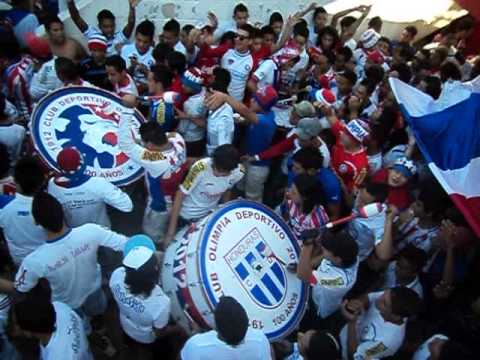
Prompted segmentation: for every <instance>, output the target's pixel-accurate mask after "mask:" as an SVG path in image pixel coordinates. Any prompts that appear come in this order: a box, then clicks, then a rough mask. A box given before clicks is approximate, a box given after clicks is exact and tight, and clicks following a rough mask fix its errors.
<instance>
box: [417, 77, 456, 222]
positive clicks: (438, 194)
mask: <svg viewBox="0 0 480 360" xmlns="http://www.w3.org/2000/svg"><path fill="white" fill-rule="evenodd" d="M437 79H438V78H437ZM417 200H418V201H420V202H421V203H422V205H423V208H424V210H425V212H426V213H427V214H431V215H432V217H433V219H434V220H440V217H441V216H442V214H443V213H444V211H445V209H446V208H447V206H448V203H449V201H450V199H449V197H448V195H447V193H446V192H445V190H443V188H442V187H441V186H440V185H439V184H438V182H437V181H436V180H431V181H428V182H426V183H424V184H422V186H420V192H419V193H418V197H417Z"/></svg>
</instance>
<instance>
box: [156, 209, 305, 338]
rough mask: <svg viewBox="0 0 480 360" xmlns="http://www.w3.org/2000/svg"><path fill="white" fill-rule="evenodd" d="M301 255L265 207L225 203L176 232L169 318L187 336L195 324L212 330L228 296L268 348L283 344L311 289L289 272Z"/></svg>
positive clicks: (168, 281)
mask: <svg viewBox="0 0 480 360" xmlns="http://www.w3.org/2000/svg"><path fill="white" fill-rule="evenodd" d="M299 253H300V248H299V246H298V244H297V241H296V240H295V238H294V236H293V234H292V233H291V232H290V230H289V229H288V227H287V225H286V224H285V223H284V222H283V220H282V219H281V218H280V217H279V216H277V215H276V214H275V213H274V212H272V211H271V210H270V209H269V208H267V207H265V206H263V205H261V204H258V203H255V202H252V201H246V200H236V201H232V202H229V203H227V204H226V205H224V206H223V207H222V208H220V209H218V210H217V211H216V212H214V213H212V214H211V215H209V216H207V217H206V218H205V219H203V220H202V221H200V222H199V223H196V224H192V225H191V226H189V227H187V228H185V229H183V230H181V231H180V232H179V233H178V234H177V236H176V238H175V240H174V241H173V242H172V243H171V244H170V246H169V247H168V249H167V251H166V253H165V257H164V263H163V268H162V285H163V288H164V290H165V292H166V293H167V295H168V296H169V297H170V299H171V302H172V314H173V317H174V318H175V319H176V320H177V321H178V322H179V323H180V324H181V325H183V326H184V327H185V328H186V329H189V328H190V326H191V323H192V322H195V323H196V324H197V325H198V326H200V327H203V328H212V327H213V326H214V317H213V311H214V309H215V306H216V305H217V303H218V301H219V299H220V297H221V296H223V295H228V296H232V297H234V298H235V299H237V301H239V302H240V303H241V304H242V306H243V307H244V308H245V310H246V311H247V313H248V317H249V319H250V326H251V327H252V328H256V329H260V330H262V331H263V332H264V333H265V335H266V336H267V337H268V338H269V340H271V341H273V340H277V339H281V338H283V337H285V336H286V335H288V334H289V333H290V332H291V331H292V330H294V329H295V328H296V327H297V325H298V323H299V321H300V320H301V318H302V316H303V314H304V312H305V308H306V300H307V299H308V287H307V286H306V285H305V284H304V283H303V282H302V281H300V280H299V279H298V278H297V277H296V275H295V274H293V273H291V272H289V271H287V269H286V267H287V264H289V263H294V262H298V258H299Z"/></svg>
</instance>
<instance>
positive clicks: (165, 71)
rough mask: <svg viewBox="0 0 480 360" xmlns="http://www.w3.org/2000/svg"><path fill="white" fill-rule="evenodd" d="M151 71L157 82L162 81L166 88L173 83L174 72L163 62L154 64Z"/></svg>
mask: <svg viewBox="0 0 480 360" xmlns="http://www.w3.org/2000/svg"><path fill="white" fill-rule="evenodd" d="M150 71H151V72H152V74H153V79H154V80H155V82H157V83H161V84H162V86H163V88H164V89H168V88H169V87H170V86H171V85H172V81H173V73H172V71H171V70H170V69H169V68H168V67H167V66H165V65H162V64H157V65H153V66H152V67H151V68H150Z"/></svg>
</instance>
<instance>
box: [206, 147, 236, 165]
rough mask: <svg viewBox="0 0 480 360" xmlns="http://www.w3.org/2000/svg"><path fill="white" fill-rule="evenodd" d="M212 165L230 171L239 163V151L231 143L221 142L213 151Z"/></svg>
mask: <svg viewBox="0 0 480 360" xmlns="http://www.w3.org/2000/svg"><path fill="white" fill-rule="evenodd" d="M212 159H213V166H214V167H215V168H216V169H217V170H223V171H232V170H234V169H236V168H237V166H238V164H239V163H240V153H239V152H238V150H237V149H236V148H235V146H233V145H231V144H223V145H220V146H219V147H217V148H216V149H215V150H214V151H213V155H212Z"/></svg>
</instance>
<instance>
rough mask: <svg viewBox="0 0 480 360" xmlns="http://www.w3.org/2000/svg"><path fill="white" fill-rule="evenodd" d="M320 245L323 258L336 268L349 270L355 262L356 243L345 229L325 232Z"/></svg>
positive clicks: (356, 253)
mask: <svg viewBox="0 0 480 360" xmlns="http://www.w3.org/2000/svg"><path fill="white" fill-rule="evenodd" d="M321 244H322V254H323V256H324V257H325V258H326V259H327V260H330V261H331V262H332V263H333V264H335V265H336V266H338V267H342V268H349V267H351V266H353V265H354V264H355V263H356V262H357V255H358V245H357V242H356V241H355V239H354V238H353V237H352V236H351V235H350V234H349V233H348V231H346V230H345V229H343V230H340V231H332V230H327V231H325V232H324V233H323V234H322V242H321Z"/></svg>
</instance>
